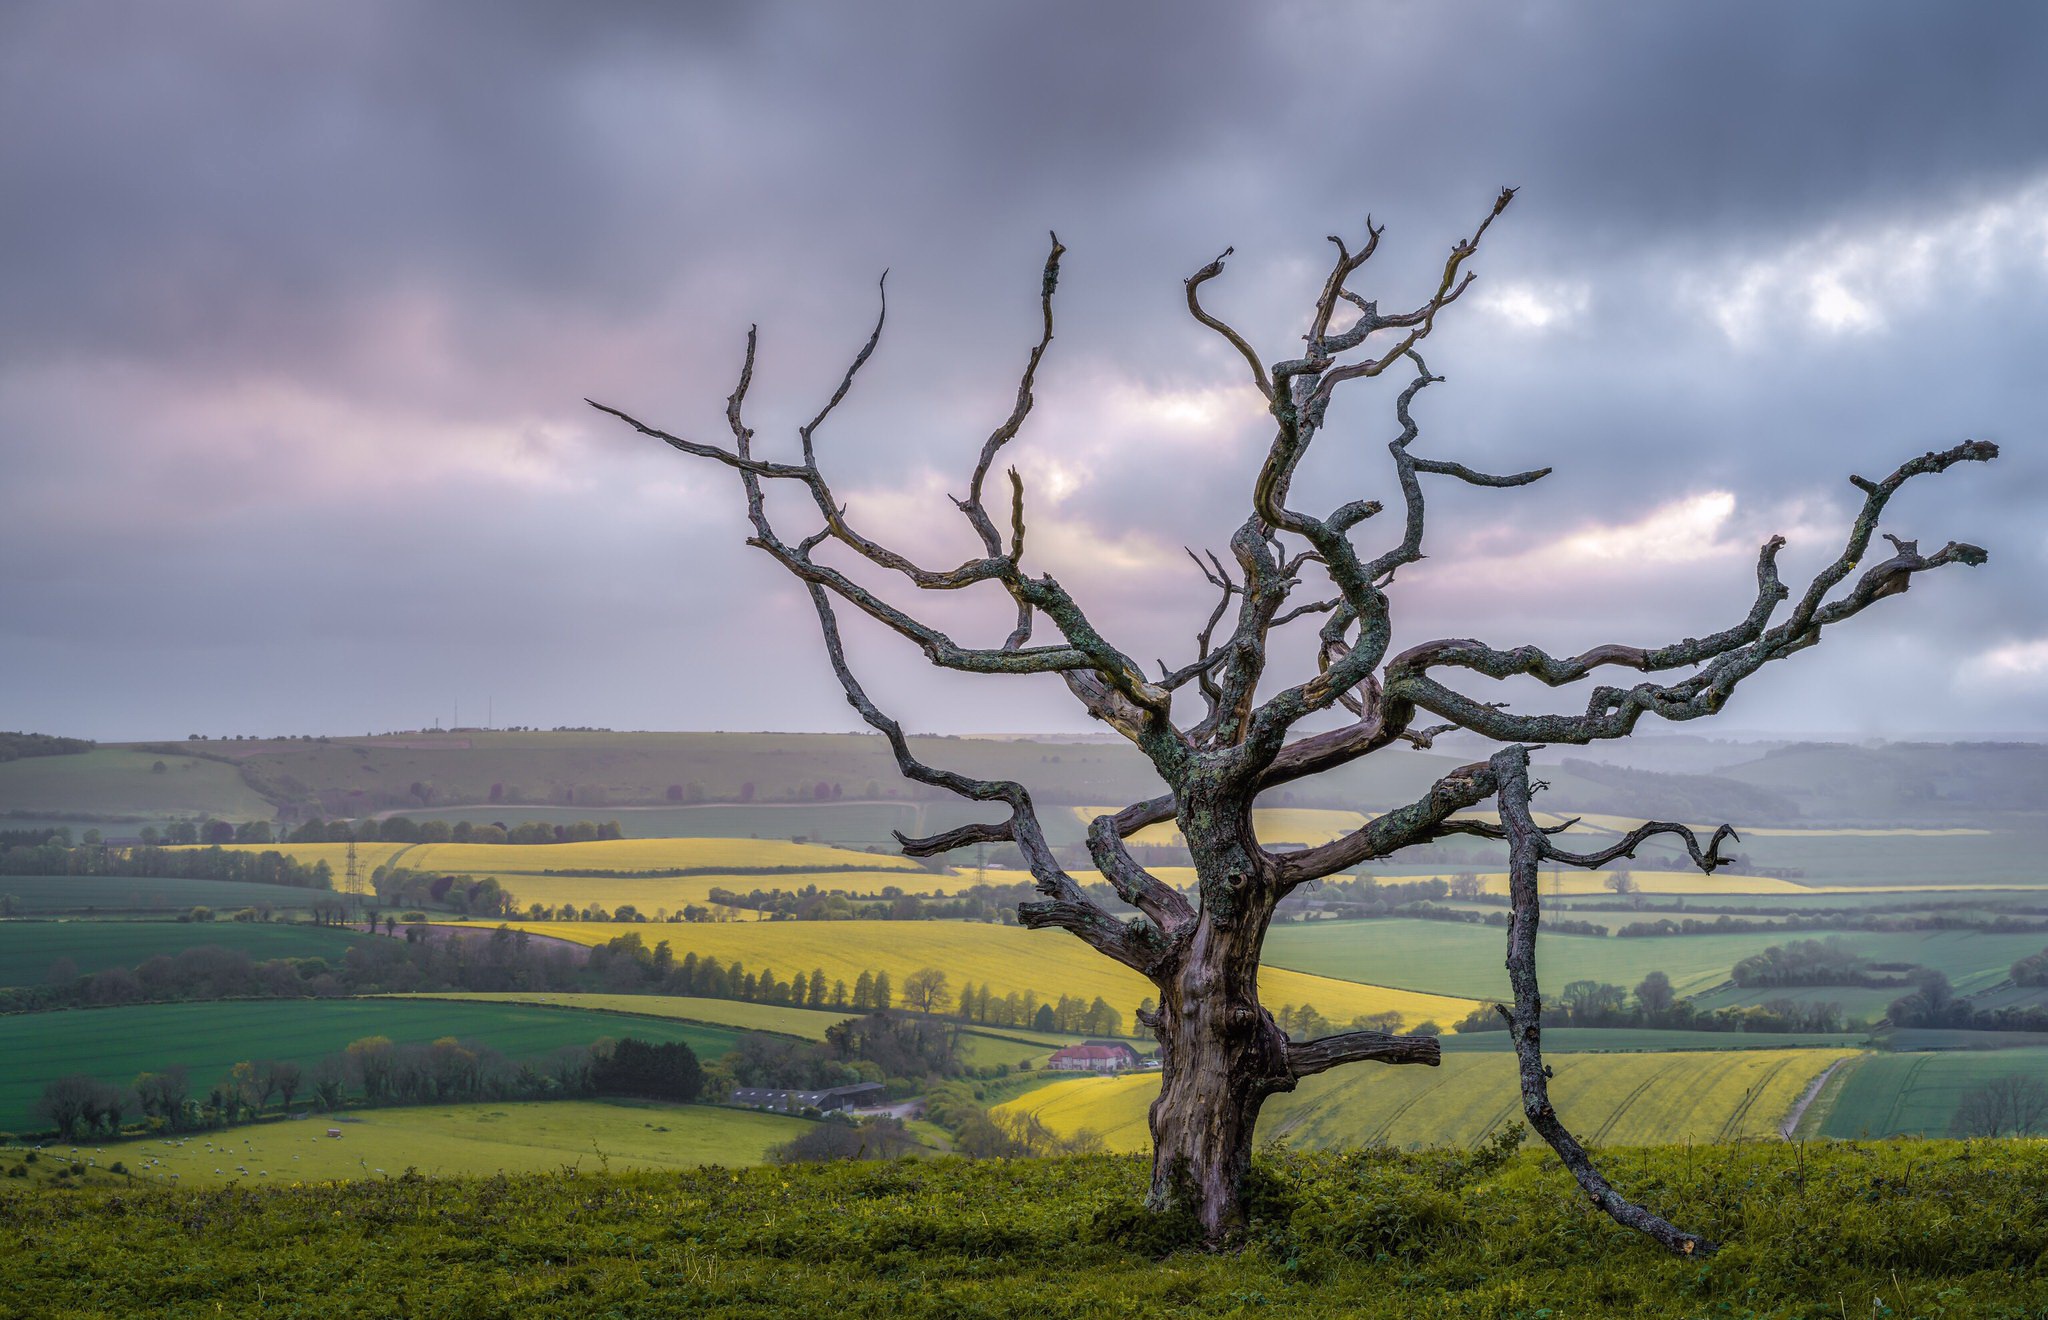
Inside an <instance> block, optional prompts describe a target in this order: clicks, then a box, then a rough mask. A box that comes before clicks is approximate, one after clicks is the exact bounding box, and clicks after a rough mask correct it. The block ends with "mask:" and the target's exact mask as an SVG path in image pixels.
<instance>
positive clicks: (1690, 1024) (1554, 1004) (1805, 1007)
mask: <svg viewBox="0 0 2048 1320" xmlns="http://www.w3.org/2000/svg"><path fill="white" fill-rule="evenodd" d="M1543 1025H1544V1026H1546V1027H1549V1026H1557V1027H1655V1028H1659V1029H1662V1030H1667V1031H1757V1032H1771V1033H1784V1032H1835V1031H1843V1030H1846V1029H1847V1026H1848V1023H1847V1019H1846V1018H1845V1017H1844V1015H1843V1012H1842V1006H1841V1005H1840V1004H1837V1003H1832V1002H1828V1003H1809V1002H1806V1001H1803V1000H1796V999H1791V998H1784V999H1772V1000H1768V1001H1766V1002H1765V1003H1762V1004H1749V1005H1742V1006H1736V1007H1729V1008H1719V1009H1702V1008H1700V1007H1698V1006H1697V1005H1695V1004H1693V1003H1692V1002H1691V1001H1689V1000H1685V999H1680V998H1679V997H1678V993H1677V991H1676V990H1675V989H1673V987H1672V984H1671V978H1670V977H1669V976H1667V975H1665V974H1664V973H1663V972H1651V973H1649V974H1648V975H1646V976H1645V977H1643V979H1642V980H1641V981H1640V982H1638V983H1637V985H1636V987H1635V989H1634V991H1630V990H1628V989H1626V988H1624V987H1622V986H1618V985H1611V984H1609V983H1607V982H1604V981H1593V980H1579V981H1570V982H1567V983H1566V984H1565V986H1564V988H1563V989H1562V990H1561V991H1560V992H1559V993H1558V994H1557V995H1556V996H1554V997H1551V998H1546V999H1545V1000H1544V1001H1543ZM1505 1030H1507V1021H1506V1019H1505V1018H1503V1017H1502V1016H1501V1015H1500V1013H1499V1012H1498V1011H1497V1010H1495V1009H1493V1008H1490V1007H1489V1008H1479V1009H1474V1010H1473V1011H1472V1012H1471V1013H1469V1014H1467V1015H1466V1016H1465V1018H1464V1019H1463V1020H1462V1021H1460V1022H1459V1023H1458V1031H1459V1032H1460V1033H1464V1032H1474V1031H1505Z"/></svg>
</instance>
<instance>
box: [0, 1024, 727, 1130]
mask: <svg viewBox="0 0 2048 1320" xmlns="http://www.w3.org/2000/svg"><path fill="white" fill-rule="evenodd" d="M738 1034H739V1033H737V1032H735V1031H732V1030H730V1029H727V1028H722V1027H712V1026H703V1025H699V1024H697V1023H690V1022H664V1021H660V1020H657V1019H654V1018H643V1017H623V1016H620V1015H618V1014H609V1013H591V1012H587V1011H583V1010H577V1009H567V1008H530V1007H523V1006H519V1005H514V1004H468V1003H451V1002H446V1001H433V1000H403V999H315V1000H306V999H291V1000H231V1001H225V1002H221V1003H209V1004H143V1005H135V1006H131V1007H121V1008H93V1009H67V1010H62V1011H57V1012H47V1013H17V1014H14V1015H12V1016H8V1017H0V1059H4V1060H6V1067H5V1068H4V1069H0V1128H5V1129H9V1130H22V1129H27V1128H32V1127H37V1126H40V1122H39V1120H38V1119H37V1118H36V1117H35V1115H34V1112H33V1111H34V1107H35V1102H36V1099H37V1097H38V1096H40V1095H41V1094H42V1091H43V1086H44V1085H45V1083H47V1082H48V1081H49V1080H50V1079H51V1078H54V1077H58V1076H62V1075H64V1074H66V1073H86V1074H88V1075H90V1076H92V1077H96V1078H98V1079H100V1080H101V1081H104V1082H108V1083H112V1084H116V1085H126V1084H127V1083H129V1082H131V1081H133V1080H134V1078H135V1076H136V1074H137V1073H140V1072H144V1071H146V1070H150V1069H156V1068H164V1067H168V1066H170V1065H173V1064H182V1065H184V1066H185V1067H186V1068H187V1069H188V1070H190V1072H191V1075H192V1082H193V1085H194V1087H195V1088H199V1089H200V1090H201V1092H202V1094H203V1089H204V1088H205V1087H207V1086H210V1085H212V1084H213V1082H214V1081H215V1080H217V1079H218V1078H220V1077H222V1076H224V1075H225V1074H226V1072H227V1070H228V1069H229V1068H230V1067H232V1066H233V1065H234V1064H235V1063H237V1062H239V1061H241V1060H243V1059H262V1058H276V1059H292V1060H296V1061H298V1062H299V1063H301V1064H308V1063H311V1062H313V1061H314V1060H316V1059H318V1058H319V1057H320V1056H321V1055H323V1054H329V1053H332V1052H334V1051H336V1050H339V1049H341V1048H343V1047H344V1046H346V1045H347V1044H348V1043H349V1042H350V1041H352V1040H357V1039H360V1038H362V1037H364V1036H388V1037H390V1038H391V1039H392V1040H393V1041H396V1042H399V1043H405V1042H408V1041H431V1040H437V1039H439V1038H440V1037H443V1036H453V1037H456V1038H457V1039H460V1040H478V1041H482V1042H483V1043H485V1044H487V1045H489V1046H491V1047H492V1048H494V1049H496V1050H497V1051H499V1052H500V1053H501V1054H505V1055H508V1056H510V1057H512V1058H521V1057H527V1056H531V1055H538V1054H545V1053H548V1052H549V1051H552V1050H555V1049H558V1048H560V1047H561V1046H563V1045H587V1044H589V1043H591V1042H592V1041H595V1040H597V1039H599V1038H600V1037H603V1036H614V1037H617V1036H628V1035H630V1036H637V1037H639V1038H640V1039H643V1040H652V1041H670V1040H680V1041H685V1042H687V1043H688V1044H689V1046H690V1048H691V1049H693V1050H695V1051H697V1053H698V1054H699V1055H701V1056H703V1057H706V1058H714V1057H716V1056H717V1055H719V1054H722V1053H724V1052H725V1051H726V1049H728V1048H730V1046H731V1044H732V1042H733V1041H734V1040H735V1039H737V1038H738Z"/></svg>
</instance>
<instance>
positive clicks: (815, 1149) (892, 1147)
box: [768, 1114, 920, 1164]
mask: <svg viewBox="0 0 2048 1320" xmlns="http://www.w3.org/2000/svg"><path fill="white" fill-rule="evenodd" d="M919 1148H920V1147H919V1143H918V1140H917V1138H916V1137H914V1136H912V1135H911V1134H910V1129H909V1128H907V1127H905V1126H904V1124H903V1120H902V1119H900V1118H896V1117H894V1116H893V1115H888V1114H883V1115H878V1116H876V1117H874V1118H869V1119H863V1120H862V1121H860V1122H853V1121H851V1120H846V1119H832V1120H830V1121H827V1122H824V1123H814V1124H812V1125H811V1126H810V1127H808V1128H806V1129H805V1130H804V1133H803V1135H802V1136H800V1137H797V1138H796V1139H795V1140H794V1141H789V1142H785V1143H784V1144H782V1145H780V1146H775V1147H771V1148H770V1149H769V1151H768V1158H769V1159H771V1160H773V1161H774V1162H775V1163H777V1164H818V1163H825V1162H828V1161H834V1160H893V1159H897V1158H899V1157H901V1156H904V1155H909V1154H912V1153H914V1152H915V1151H917V1150H918V1149H919Z"/></svg>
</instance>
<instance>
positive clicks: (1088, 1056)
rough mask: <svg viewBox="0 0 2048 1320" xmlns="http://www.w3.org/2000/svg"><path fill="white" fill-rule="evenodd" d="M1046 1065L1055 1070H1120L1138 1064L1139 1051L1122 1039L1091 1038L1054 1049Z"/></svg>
mask: <svg viewBox="0 0 2048 1320" xmlns="http://www.w3.org/2000/svg"><path fill="white" fill-rule="evenodd" d="M1045 1066H1046V1067H1047V1068H1050V1069H1052V1070H1054V1071H1055V1072H1120V1071H1122V1070H1123V1069H1125V1068H1135V1067H1137V1066H1138V1052H1137V1051H1136V1050H1134V1049H1132V1048H1131V1047H1130V1046H1129V1045H1126V1044H1125V1043H1124V1042H1122V1041H1120V1040H1089V1041H1083V1042H1081V1043H1080V1044H1079V1045H1069V1046H1067V1047H1066V1048H1065V1049H1063V1050H1054V1051H1053V1055H1052V1057H1051V1058H1050V1059H1047V1060H1046V1062H1045Z"/></svg>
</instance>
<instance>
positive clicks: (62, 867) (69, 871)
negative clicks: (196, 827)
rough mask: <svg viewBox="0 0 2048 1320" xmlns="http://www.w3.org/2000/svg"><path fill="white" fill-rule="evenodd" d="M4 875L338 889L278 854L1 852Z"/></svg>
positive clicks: (94, 849)
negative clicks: (107, 877)
mask: <svg viewBox="0 0 2048 1320" xmlns="http://www.w3.org/2000/svg"><path fill="white" fill-rule="evenodd" d="M0 875H115V876H140V877H145V878H166V879H177V880H227V881H232V882H236V883H242V884H259V885H287V886H290V887H291V888H294V889H332V888H334V869H333V868H332V867H330V866H329V865H328V864H327V863H326V862H324V861H319V862H312V863H307V862H301V861H299V860H297V859H295V858H292V857H287V856H285V855H284V854H283V853H280V852H268V851H266V852H260V853H252V852H229V851H227V850H226V849H225V848H200V849H192V850H186V849H177V850H173V849H166V848H153V847H148V846H143V847H139V848H116V847H108V846H105V845H99V844H82V845H80V846H78V847H69V846H66V845H64V844H60V843H43V844H38V845H34V846H29V847H20V846H17V847H12V848H7V849H5V850H4V851H0Z"/></svg>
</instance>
